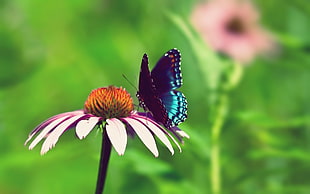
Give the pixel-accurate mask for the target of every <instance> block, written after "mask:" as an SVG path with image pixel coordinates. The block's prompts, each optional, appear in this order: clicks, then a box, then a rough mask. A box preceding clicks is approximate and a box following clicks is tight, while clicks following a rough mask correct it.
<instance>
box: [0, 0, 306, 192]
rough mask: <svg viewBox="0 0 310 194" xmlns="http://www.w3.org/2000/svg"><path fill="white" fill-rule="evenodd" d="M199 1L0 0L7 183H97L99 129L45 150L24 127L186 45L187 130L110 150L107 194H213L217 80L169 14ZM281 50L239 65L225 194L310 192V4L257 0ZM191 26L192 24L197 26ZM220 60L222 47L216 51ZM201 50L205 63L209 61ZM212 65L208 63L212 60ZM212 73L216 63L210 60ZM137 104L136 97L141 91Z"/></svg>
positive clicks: (66, 187)
mask: <svg viewBox="0 0 310 194" xmlns="http://www.w3.org/2000/svg"><path fill="white" fill-rule="evenodd" d="M196 3H198V1H194V0H191V1H188V0H182V1H181V0H170V1H166V0H157V1H142V0H138V1H129V0H124V1H112V0H103V1H97V0H96V1H87V0H67V1H58V0H56V1H40V0H2V1H0V193H1V194H2V193H3V194H42V193H44V194H55V193H57V194H62V193H93V192H94V190H95V183H96V178H97V168H98V162H99V151H100V145H101V136H100V134H99V133H98V132H96V131H93V132H92V133H91V134H90V135H89V136H88V137H87V138H86V139H84V140H82V141H80V140H78V139H77V138H76V137H75V134H74V130H69V131H67V132H66V133H65V134H64V135H63V136H62V137H61V138H60V141H59V142H58V143H57V145H56V147H55V148H54V149H52V150H51V151H50V152H48V153H47V154H46V155H44V156H40V153H39V152H40V146H38V147H36V148H35V149H34V150H33V151H29V150H28V148H27V147H25V146H24V145H23V144H24V142H25V140H26V138H27V136H28V133H29V132H30V131H31V130H32V129H33V128H34V127H35V126H36V125H37V124H39V123H40V122H42V121H43V120H45V119H46V118H48V117H50V116H52V115H55V114H58V113H62V112H67V111H72V110H77V109H81V108H82V107H83V104H84V101H85V100H86V98H87V96H88V94H89V92H90V91H91V90H92V89H95V88H98V87H104V86H108V85H116V86H123V87H125V88H126V89H127V90H128V91H129V92H130V93H131V94H132V95H133V96H134V94H135V92H136V90H135V88H133V87H132V86H131V85H130V84H129V83H128V82H127V81H126V80H125V79H124V78H123V77H122V74H124V75H126V76H127V78H128V79H129V80H130V81H131V82H133V83H137V81H138V74H139V68H140V63H141V58H142V55H143V54H144V53H145V52H146V53H148V55H149V59H150V64H151V67H152V66H153V65H154V64H155V63H156V61H157V60H158V59H159V57H160V56H161V55H162V54H163V53H164V52H166V51H167V50H169V49H171V48H175V47H176V48H178V49H180V51H181V53H182V73H183V79H184V85H183V87H182V88H181V90H182V91H183V92H184V93H185V95H186V97H187V99H188V119H187V120H186V122H184V123H183V124H181V125H180V128H182V129H183V130H184V131H186V132H187V133H188V134H189V135H190V136H191V138H190V139H189V140H187V139H185V144H184V145H183V146H182V148H183V152H182V153H178V152H177V153H175V155H174V156H171V155H170V153H169V151H168V150H167V149H166V148H165V147H164V146H163V145H162V144H160V143H158V144H159V145H158V147H159V151H160V156H159V158H154V157H153V155H152V154H151V153H150V152H149V151H148V150H147V148H145V146H144V145H143V144H142V143H141V141H140V140H138V138H135V139H130V140H129V142H128V146H127V150H126V152H125V155H124V156H118V155H117V154H116V152H115V151H114V150H112V156H111V160H110V166H109V171H108V178H107V182H106V188H105V191H106V193H116V194H118V193H148V194H152V193H154V194H155V193H156V194H157V193H163V194H166V193H167V194H168V193H181V194H183V193H197V194H199V193H210V192H211V189H210V188H211V186H212V185H211V180H210V123H209V122H207V120H208V119H206V118H207V117H209V115H210V114H212V111H210V110H211V108H210V106H212V104H211V105H210V100H207V99H208V98H209V95H210V90H209V89H208V88H207V86H206V84H204V80H205V79H204V78H205V76H207V75H205V74H204V73H203V71H201V69H200V68H201V66H202V65H204V64H198V63H200V62H201V61H199V60H197V57H196V56H197V53H196V52H197V51H195V50H194V49H193V43H192V42H191V41H189V39H188V38H187V37H186V36H185V35H184V32H183V31H182V29H181V28H180V27H179V26H178V25H176V24H175V22H173V19H171V14H174V15H176V16H178V17H179V18H182V19H183V21H184V23H186V24H188V26H190V24H189V17H190V14H191V12H192V9H193V6H195V5H196ZM255 3H256V5H257V6H258V8H259V10H260V11H261V17H262V18H261V19H262V24H263V25H264V26H265V27H267V28H268V29H269V30H270V31H271V32H273V34H274V35H275V37H276V38H277V40H278V42H279V48H280V50H279V54H278V56H277V57H276V58H273V59H271V60H266V59H257V60H256V61H255V62H253V63H252V64H251V65H249V66H247V67H245V68H244V70H243V71H244V72H243V77H242V79H241V80H240V82H239V84H238V85H237V86H236V87H235V88H234V89H233V90H230V91H229V92H227V93H226V95H227V97H228V99H229V105H228V107H227V108H228V114H227V116H226V118H225V122H224V126H223V128H222V133H221V136H220V146H221V155H220V167H221V180H222V192H223V193H250V194H253V193H310V121H309V118H310V103H309V100H310V90H309V83H310V55H309V53H310V36H309V32H310V23H309V19H310V17H309V15H310V4H309V3H308V2H307V1H306V0H295V1H282V0H269V1H264V0H257V1H255ZM190 29H192V28H191V27H190ZM219 59H220V60H221V58H219ZM210 63H211V62H209V63H208V61H206V65H209V66H211V67H212V65H213V64H210ZM210 69H211V70H210ZM208 73H209V74H210V75H212V73H213V72H212V68H209V72H208ZM135 103H136V104H138V102H137V100H136V99H135Z"/></svg>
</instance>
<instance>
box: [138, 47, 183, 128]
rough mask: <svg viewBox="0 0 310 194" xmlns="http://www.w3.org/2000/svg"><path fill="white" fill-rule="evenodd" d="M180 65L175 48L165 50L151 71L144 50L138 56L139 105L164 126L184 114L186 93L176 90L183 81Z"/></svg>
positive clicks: (176, 122) (169, 125)
mask: <svg viewBox="0 0 310 194" xmlns="http://www.w3.org/2000/svg"><path fill="white" fill-rule="evenodd" d="M180 65H181V54H180V51H179V50H177V49H171V50H169V51H167V52H166V53H165V54H164V55H163V56H162V57H161V58H160V59H159V61H158V62H157V64H156V65H155V67H154V68H153V70H152V71H151V72H150V70H149V62H148V56H147V54H144V56H143V58H142V63H141V69H140V76H139V91H138V92H137V97H138V99H139V105H140V106H141V107H142V108H143V109H144V110H145V111H147V112H150V113H151V114H152V116H153V118H154V119H155V121H157V122H159V123H161V124H163V125H164V126H165V127H167V128H172V127H174V126H177V125H178V124H179V123H181V122H183V121H184V120H185V119H186V118H187V100H186V97H185V96H184V94H183V93H182V92H180V91H177V90H176V89H178V88H180V87H181V86H182V84H183V80H182V73H181V66H180Z"/></svg>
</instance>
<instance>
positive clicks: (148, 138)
mask: <svg viewBox="0 0 310 194" xmlns="http://www.w3.org/2000/svg"><path fill="white" fill-rule="evenodd" d="M123 119H124V120H126V121H127V122H128V123H129V125H131V127H132V128H133V130H134V131H135V132H136V133H137V135H138V136H139V138H140V139H141V141H142V142H143V143H144V145H145V146H146V147H147V148H148V149H149V150H150V151H151V152H152V153H153V154H154V156H155V157H158V155H159V153H158V150H157V147H156V142H155V139H154V137H153V135H152V133H151V132H150V131H149V129H148V128H147V127H146V126H144V125H143V124H142V123H140V122H139V121H137V120H135V119H131V118H123Z"/></svg>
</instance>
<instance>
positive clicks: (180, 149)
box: [134, 113, 182, 152]
mask: <svg viewBox="0 0 310 194" xmlns="http://www.w3.org/2000/svg"><path fill="white" fill-rule="evenodd" d="M134 117H139V118H141V119H151V118H150V117H149V116H147V117H145V116H141V115H140V113H138V114H135V115H134ZM148 121H150V122H152V123H153V124H154V125H156V126H157V127H158V128H161V129H162V131H163V132H164V133H165V134H166V135H168V136H169V137H170V138H171V139H172V141H173V142H174V143H175V145H176V146H177V147H178V148H179V151H180V152H182V148H181V146H180V145H179V143H178V142H177V140H176V139H175V138H174V137H173V136H172V135H171V134H170V133H168V132H167V131H166V130H165V129H163V128H162V127H161V126H160V125H159V124H158V123H156V122H155V121H153V120H152V119H151V120H148ZM169 131H171V130H169ZM171 132H174V131H171ZM173 134H175V133H173ZM176 137H177V138H178V139H179V137H178V136H176ZM180 140H181V139H180Z"/></svg>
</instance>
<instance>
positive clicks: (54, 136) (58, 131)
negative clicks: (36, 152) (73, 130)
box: [41, 114, 85, 155]
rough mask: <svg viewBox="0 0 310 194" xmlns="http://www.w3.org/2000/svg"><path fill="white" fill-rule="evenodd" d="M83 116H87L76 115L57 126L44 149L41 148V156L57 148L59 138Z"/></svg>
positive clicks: (47, 139)
mask: <svg viewBox="0 0 310 194" xmlns="http://www.w3.org/2000/svg"><path fill="white" fill-rule="evenodd" d="M83 116H85V114H82V115H76V116H74V117H71V118H70V119H68V120H66V121H64V122H63V123H61V124H60V125H59V126H57V127H56V128H55V130H54V131H52V132H51V134H49V135H48V137H47V138H46V140H45V141H44V143H43V145H42V148H41V154H42V155H43V154H45V153H46V152H47V151H48V150H50V149H51V148H53V147H54V146H55V144H56V143H57V141H58V139H59V137H60V136H61V134H62V133H63V132H64V131H66V130H67V129H68V127H70V125H72V124H73V123H74V122H76V121H77V120H79V119H80V118H82V117H83Z"/></svg>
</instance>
